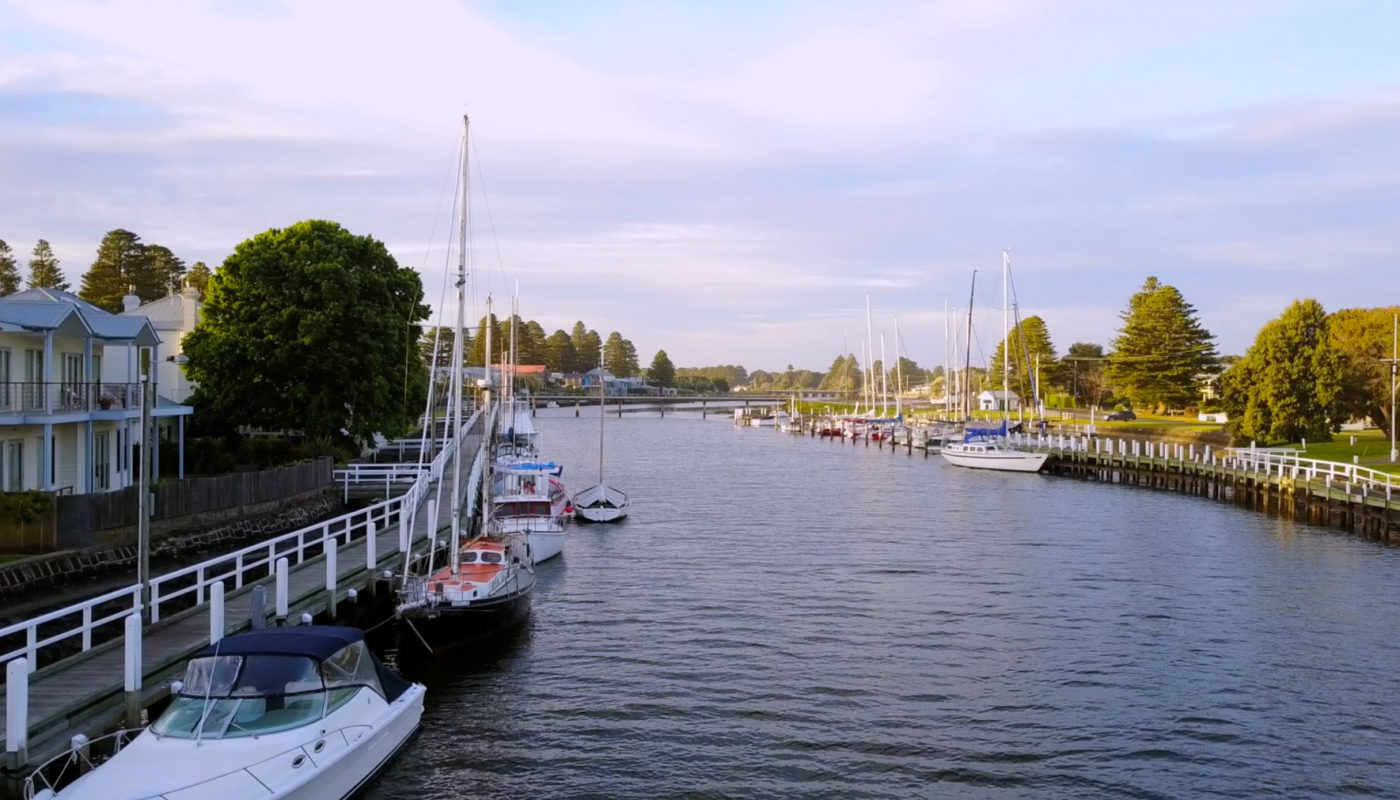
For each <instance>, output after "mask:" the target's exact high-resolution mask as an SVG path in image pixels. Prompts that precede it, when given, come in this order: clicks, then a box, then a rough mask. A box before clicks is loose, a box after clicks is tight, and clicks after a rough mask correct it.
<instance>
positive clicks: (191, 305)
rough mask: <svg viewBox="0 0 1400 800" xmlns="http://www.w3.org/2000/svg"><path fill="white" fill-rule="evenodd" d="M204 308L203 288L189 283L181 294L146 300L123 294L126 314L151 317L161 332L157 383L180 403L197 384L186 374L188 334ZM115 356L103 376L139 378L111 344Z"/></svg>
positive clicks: (156, 360)
mask: <svg viewBox="0 0 1400 800" xmlns="http://www.w3.org/2000/svg"><path fill="white" fill-rule="evenodd" d="M203 309H204V304H203V303H201V302H200V296H199V290H198V289H196V288H195V287H193V286H189V285H186V286H185V288H184V289H182V290H181V291H180V293H179V294H172V295H168V296H166V297H162V298H161V299H159V300H152V301H151V302H149V303H145V304H143V303H142V302H141V298H139V297H137V296H136V295H134V294H128V295H127V296H126V297H123V298H122V313H121V314H119V315H118V316H122V317H145V318H146V319H148V320H150V322H151V327H152V328H155V330H156V334H157V335H158V336H160V344H158V345H156V346H155V351H154V353H153V354H152V356H153V358H152V362H153V363H154V364H155V369H156V384H157V385H159V386H160V387H161V393H162V394H163V395H165V396H166V397H168V398H170V399H171V400H174V401H175V402H177V403H183V402H185V401H186V400H187V399H189V396H190V395H192V394H194V390H195V388H196V385H195V383H194V382H193V381H191V380H190V379H189V378H187V377H185V364H184V362H185V337H186V336H188V335H189V334H190V331H193V330H194V328H195V326H196V325H198V324H199V315H200V313H201V311H203ZM108 350H109V352H110V353H111V355H112V357H111V358H108V359H107V360H106V362H105V364H104V370H103V375H102V379H103V380H104V381H108V382H113V383H120V382H130V381H135V380H137V378H136V377H134V376H133V375H132V374H130V373H128V372H127V371H126V370H125V369H124V367H125V365H126V364H127V363H128V362H129V360H128V359H127V358H126V356H125V354H124V353H119V352H117V351H116V350H115V349H113V348H108Z"/></svg>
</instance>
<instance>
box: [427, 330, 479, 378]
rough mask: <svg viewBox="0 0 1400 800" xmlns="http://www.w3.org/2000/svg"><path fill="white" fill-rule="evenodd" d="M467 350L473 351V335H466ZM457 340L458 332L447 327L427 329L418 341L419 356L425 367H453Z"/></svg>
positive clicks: (464, 359) (464, 358)
mask: <svg viewBox="0 0 1400 800" xmlns="http://www.w3.org/2000/svg"><path fill="white" fill-rule="evenodd" d="M465 335H466V341H467V350H468V352H470V350H471V342H472V337H471V333H470V332H467V333H466V334H465ZM456 339H457V332H456V331H455V330H454V329H453V328H451V327H448V326H446V325H443V326H442V327H440V328H439V327H433V326H430V327H426V328H424V329H423V335H422V337H421V338H419V340H418V354H419V357H420V358H422V360H423V365H424V366H425V367H432V366H434V365H436V366H437V367H438V368H439V369H441V368H443V367H449V366H451V365H452V343H453V342H454V341H455V340H456ZM466 355H467V354H466V353H463V355H462V361H463V363H465V362H466Z"/></svg>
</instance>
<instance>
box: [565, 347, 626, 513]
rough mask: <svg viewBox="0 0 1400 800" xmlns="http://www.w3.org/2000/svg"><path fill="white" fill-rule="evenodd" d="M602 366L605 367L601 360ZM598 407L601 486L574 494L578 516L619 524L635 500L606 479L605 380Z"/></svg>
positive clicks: (606, 389) (606, 413)
mask: <svg viewBox="0 0 1400 800" xmlns="http://www.w3.org/2000/svg"><path fill="white" fill-rule="evenodd" d="M598 363H599V365H600V366H601V364H602V360H601V358H600V360H599V362H598ZM598 407H599V409H600V413H599V414H598V484H597V485H596V486H590V487H588V488H587V489H584V490H583V491H581V492H579V493H578V494H575V495H574V503H573V505H574V515H575V516H576V517H578V518H580V519H585V520H587V521H589V522H616V521H617V520H620V519H622V518H623V517H625V516H627V508H628V506H630V505H631V500H630V499H629V498H628V497H627V493H626V492H624V491H622V490H621V489H615V488H613V487H611V486H609V485H608V484H607V481H605V480H604V479H603V463H604V462H603V444H604V442H606V441H607V434H606V432H605V421H606V420H607V418H608V388H607V383H606V382H603V381H600V382H599V388H598Z"/></svg>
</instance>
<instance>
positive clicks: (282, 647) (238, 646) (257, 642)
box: [195, 625, 365, 661]
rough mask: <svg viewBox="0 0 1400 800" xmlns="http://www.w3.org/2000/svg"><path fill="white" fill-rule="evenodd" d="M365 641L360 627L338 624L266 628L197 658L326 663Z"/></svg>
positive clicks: (234, 638)
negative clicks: (289, 659) (261, 657)
mask: <svg viewBox="0 0 1400 800" xmlns="http://www.w3.org/2000/svg"><path fill="white" fill-rule="evenodd" d="M364 639H365V635H364V633H362V632H361V631H360V630H359V629H358V628H343V627H339V626H335V625H301V626H297V627H292V628H262V629H261V630H256V631H248V632H247V633H240V634H238V635H236V636H229V637H226V638H224V639H221V640H220V641H218V642H215V643H214V644H211V645H209V646H208V647H206V648H204V649H203V650H200V651H199V652H198V653H196V654H195V656H196V657H201V656H212V655H214V653H215V652H217V653H218V654H219V655H221V656H253V655H278V656H306V657H307V658H314V659H316V660H317V661H324V660H326V659H327V658H330V657H331V655H333V654H334V653H337V652H339V651H340V650H342V649H344V648H346V647H348V646H350V645H352V644H354V643H355V642H362V641H364Z"/></svg>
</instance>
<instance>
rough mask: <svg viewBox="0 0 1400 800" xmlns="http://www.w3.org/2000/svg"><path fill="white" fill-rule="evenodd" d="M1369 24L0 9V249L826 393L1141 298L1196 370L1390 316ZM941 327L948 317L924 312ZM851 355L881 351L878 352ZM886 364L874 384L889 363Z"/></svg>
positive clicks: (338, 5)
mask: <svg viewBox="0 0 1400 800" xmlns="http://www.w3.org/2000/svg"><path fill="white" fill-rule="evenodd" d="M1397 32H1400V3H1396V2H1359V1H1356V0H1332V2H1296V1H1292V0H1270V1H1269V2H1258V3H1256V2H1247V1H1245V0H1237V1H1236V2H1226V3H1221V2H1191V1H1190V0H1179V1H1178V2H1171V3H1162V2H1156V1H1153V2H1131V0H1111V1H1110V2H1095V1H1093V0H1016V1H1015V2H936V1H934V0H919V1H917V2H902V1H899V0H871V1H870V2H820V0H800V1H798V0H770V1H769V2H745V1H741V0H709V1H708V2H681V0H675V1H674V2H647V1H644V0H636V1H632V0H591V1H590V2H587V3H584V2H574V1H573V0H540V1H539V2H518V1H517V0H485V1H483V2H464V1H462V0H413V1H412V2H397V3H375V2H335V3H332V2H326V1H324V0H322V1H320V2H294V1H285V2H284V1H282V0H260V1H259V0H254V1H253V2H246V1H245V2H233V0H181V1H180V2H174V0H166V1H163V2H155V1H152V2H110V1H108V0H61V1H55V0H0V239H4V240H6V241H8V242H9V243H10V244H11V246H12V247H13V248H14V249H15V250H16V251H17V252H18V253H19V254H20V255H22V256H23V255H27V254H28V252H29V250H30V249H31V248H32V246H33V243H34V241H35V240H37V239H39V238H45V239H48V240H49V241H50V242H51V243H52V244H53V246H54V249H55V251H56V253H57V255H58V257H59V259H60V260H61V261H62V264H63V268H64V270H65V272H66V274H67V277H68V279H69V280H70V281H71V282H72V283H73V284H74V285H75V286H76V285H78V283H79V281H80V280H81V276H82V273H83V272H84V271H85V270H86V268H87V266H88V265H89V264H90V263H91V261H92V258H93V255H94V253H95V251H96V248H97V244H98V242H99V241H100V239H101V237H102V235H103V234H104V233H105V232H106V231H108V230H111V229H113V228H118V227H121V228H126V229H129V230H132V231H135V232H136V233H138V234H140V235H141V236H142V237H143V239H145V240H146V241H148V242H156V243H160V244H164V245H166V246H167V247H170V248H171V249H172V250H174V251H175V252H176V254H177V255H179V256H181V257H182V258H184V259H185V260H186V261H187V262H191V263H192V262H194V261H197V260H203V261H206V262H208V263H210V264H211V265H216V264H217V263H219V262H220V261H221V260H222V259H223V258H224V257H225V256H226V255H227V254H228V253H229V252H231V251H232V249H233V247H234V246H235V245H236V244H237V243H239V242H240V241H242V240H244V239H247V238H248V237H250V236H252V235H254V234H256V233H259V232H261V231H264V230H266V229H269V228H276V227H282V226H285V225H288V224H291V223H293V222H296V221H299V220H302V219H310V218H319V219H332V220H336V221H338V222H340V223H341V224H343V225H345V226H346V227H347V228H349V229H350V230H352V231H354V232H356V233H363V234H369V235H372V236H374V237H376V238H378V239H380V240H382V241H384V242H385V243H386V244H387V245H388V247H389V248H390V250H391V251H392V252H393V253H394V254H395V256H396V257H398V259H399V261H400V262H401V263H402V264H405V265H408V266H412V267H414V268H415V269H418V270H419V271H420V272H421V273H422V276H423V283H424V287H425V291H426V294H427V296H428V300H429V302H430V304H432V305H433V306H434V309H435V312H434V313H435V314H437V313H439V312H446V313H447V315H448V317H447V318H448V319H449V320H450V315H451V314H452V312H453V309H454V308H455V303H454V302H453V301H452V300H451V298H450V295H448V294H446V293H444V290H443V289H444V275H445V273H446V270H447V267H448V265H449V263H451V262H452V261H454V260H455V258H456V256H455V254H453V253H449V251H448V242H449V241H450V240H452V239H453V238H454V236H455V234H453V233H452V227H453V222H452V215H453V203H454V189H453V180H454V177H455V173H456V172H457V170H458V166H457V163H456V161H457V159H458V153H459V146H460V139H461V118H462V115H463V114H469V115H470V117H471V120H472V145H473V148H474V153H473V162H472V170H473V192H472V195H473V196H472V230H473V236H472V246H471V261H472V273H473V281H472V285H473V287H474V292H473V298H472V300H471V303H472V307H471V309H470V311H469V313H471V314H473V315H476V314H479V313H480V310H481V301H482V298H483V297H484V295H485V294H486V293H487V292H491V293H493V294H494V296H495V297H496V298H497V299H498V300H499V299H500V298H501V297H502V296H503V295H505V294H506V293H507V292H508V291H509V290H510V288H513V287H514V286H515V284H516V282H517V281H518V283H519V287H520V312H521V314H522V316H524V317H526V318H533V319H537V320H539V321H540V322H541V323H542V324H543V325H544V326H545V327H546V329H547V330H550V331H552V330H554V329H555V328H566V329H567V328H569V327H571V326H572V324H573V322H574V321H575V320H578V319H582V320H584V321H586V322H587V323H588V324H589V326H590V327H593V328H595V329H597V330H599V331H600V332H602V333H603V334H604V335H605V336H606V334H607V333H608V332H609V331H612V330H619V331H621V332H623V333H624V334H625V335H626V336H628V337H629V338H630V339H632V341H633V342H634V343H635V344H636V346H637V349H638V350H639V352H640V353H641V356H642V361H643V362H644V363H646V362H648V361H649V360H650V358H651V355H652V353H654V352H655V351H656V350H657V349H658V348H664V349H665V350H666V351H667V352H668V353H669V355H670V357H671V359H672V360H673V361H674V362H675V363H676V364H678V365H681V366H700V365H708V364H718V363H726V364H743V365H744V366H746V367H748V368H749V369H750V370H754V369H769V370H772V369H782V368H783V367H785V366H786V365H787V364H793V365H795V366H796V367H798V368H799V369H801V368H808V369H825V368H826V367H827V366H828V365H829V364H830V363H831V361H832V359H833V358H834V357H835V356H836V355H838V354H840V353H841V352H842V351H843V349H844V348H849V349H850V350H852V351H856V350H859V349H860V347H861V342H862V340H863V338H864V337H865V335H866V320H865V297H866V294H867V293H869V297H870V302H871V305H872V306H873V309H874V317H875V321H874V330H875V333H874V336H873V337H872V338H875V339H876V340H877V347H878V337H879V335H880V332H884V334H885V336H886V338H887V342H888V344H887V347H889V349H890V352H891V354H892V353H893V349H894V344H893V342H894V318H895V317H898V319H899V323H898V324H899V333H900V338H901V340H902V348H901V349H902V350H903V351H904V353H905V354H907V355H909V356H910V357H912V358H914V359H915V360H916V361H919V362H920V363H922V364H925V365H930V364H935V363H941V362H942V361H943V360H944V357H945V345H944V329H945V323H947V322H949V318H947V317H945V314H944V307H945V303H947V304H950V305H951V306H952V307H954V308H955V309H956V308H966V306H967V302H968V300H967V297H968V290H969V282H970V280H971V278H972V274H973V270H974V269H976V270H978V291H977V297H976V301H975V303H974V307H975V308H976V309H977V311H976V315H975V321H976V323H977V330H978V342H979V343H980V345H981V346H980V348H979V351H975V352H974V356H973V358H974V361H975V362H976V361H980V360H982V357H981V355H979V352H980V353H984V354H985V355H990V352H991V349H992V348H993V347H995V343H996V341H998V340H999V338H1000V336H1001V311H1000V310H999V309H1000V308H1001V294H1002V290H1001V283H1000V269H1001V252H1002V250H1003V249H1004V248H1009V249H1010V252H1011V264H1012V271H1013V275H1014V283H1015V290H1016V297H1017V301H1018V302H1017V306H1018V309H1019V312H1020V314H1021V316H1023V317H1025V316H1030V315H1032V314H1038V315H1040V316H1042V317H1043V318H1045V320H1046V322H1047V324H1048V325H1049V329H1050V333H1051V335H1052V337H1053V339H1054V342H1055V344H1056V345H1057V346H1058V348H1059V349H1060V350H1061V351H1063V350H1064V349H1065V348H1067V347H1068V345H1069V344H1070V343H1072V342H1075V341H1089V342H1098V343H1103V344H1107V343H1108V342H1109V341H1111V339H1112V338H1113V336H1114V333H1115V330H1116V328H1117V327H1118V323H1119V321H1118V313H1119V312H1120V310H1121V309H1122V308H1123V307H1124V306H1125V305H1126V303H1127V298H1128V296H1129V295H1130V294H1131V293H1132V292H1133V291H1134V289H1135V288H1136V287H1138V286H1139V285H1141V283H1142V281H1143V280H1144V278H1145V277H1146V276H1148V275H1156V276H1158V277H1159V278H1160V279H1162V280H1163V281H1166V282H1168V283H1171V284H1173V285H1175V286H1177V287H1178V288H1180V289H1181V290H1182V292H1183V293H1184V294H1185V296H1186V298H1187V300H1188V301H1190V302H1191V303H1193V304H1194V305H1195V306H1196V307H1197V308H1198V309H1199V311H1200V314H1201V318H1202V321H1203V322H1204V324H1205V325H1206V326H1207V327H1208V328H1209V329H1210V330H1212V331H1213V332H1215V333H1216V335H1217V337H1218V340H1219V346H1220V349H1221V350H1222V352H1225V353H1242V352H1244V351H1245V350H1246V349H1247V348H1248V346H1249V344H1250V343H1251V342H1252V341H1253V337H1254V335H1255V333H1256V332H1257V331H1258V329H1259V327H1260V326H1262V325H1263V324H1264V323H1265V322H1266V321H1267V320H1268V319H1270V318H1272V317H1274V316H1276V315H1277V314H1279V313H1280V312H1281V311H1282V310H1283V308H1284V307H1285V306H1286V305H1287V304H1288V303H1289V302H1290V301H1292V300H1293V299H1296V298H1300V297H1314V298H1316V299H1318V300H1320V301H1321V302H1322V303H1323V304H1324V305H1325V306H1326V307H1327V308H1329V309H1337V308H1344V307H1352V306H1366V305H1380V304H1393V303H1395V302H1397V298H1400V47H1396V46H1395V43H1396V37H1397ZM954 316H956V315H954ZM877 355H878V353H877ZM891 357H892V355H891Z"/></svg>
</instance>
